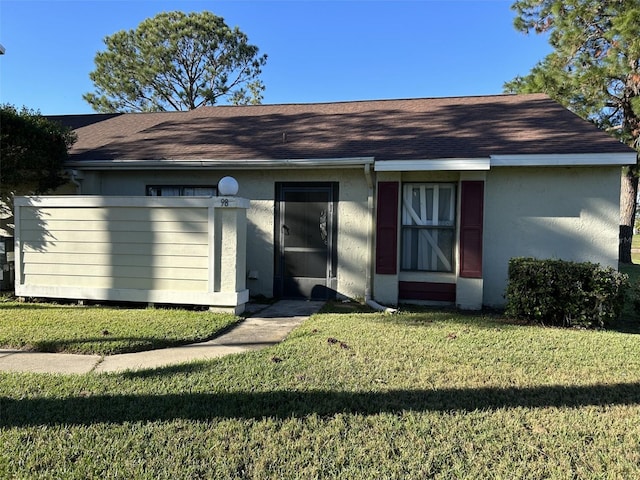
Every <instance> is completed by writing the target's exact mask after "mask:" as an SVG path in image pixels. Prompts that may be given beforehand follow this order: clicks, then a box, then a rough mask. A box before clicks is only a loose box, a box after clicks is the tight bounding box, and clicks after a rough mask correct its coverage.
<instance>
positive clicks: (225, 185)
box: [218, 177, 238, 197]
mask: <svg viewBox="0 0 640 480" xmlns="http://www.w3.org/2000/svg"><path fill="white" fill-rule="evenodd" d="M237 193H238V181H237V180H236V179H235V178H233V177H223V178H221V179H220V181H219V182H218V194H219V195H222V196H223V197H233V196H234V195H235V194H237Z"/></svg>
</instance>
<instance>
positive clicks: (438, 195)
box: [401, 183, 456, 272]
mask: <svg viewBox="0 0 640 480" xmlns="http://www.w3.org/2000/svg"><path fill="white" fill-rule="evenodd" d="M455 212H456V207H455V185H454V184H450V183H408V184H405V185H404V186H403V190H402V247H401V249H402V250H401V253H402V255H401V256H402V260H401V268H402V270H416V271H431V272H452V271H453V258H454V256H453V252H454V244H455Z"/></svg>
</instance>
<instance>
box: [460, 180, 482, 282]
mask: <svg viewBox="0 0 640 480" xmlns="http://www.w3.org/2000/svg"><path fill="white" fill-rule="evenodd" d="M461 197H462V198H461V199H462V202H461V206H460V209H461V216H460V276H461V277H467V278H482V215H483V211H484V182H482V181H466V182H462V190H461Z"/></svg>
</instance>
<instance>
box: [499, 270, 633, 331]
mask: <svg viewBox="0 0 640 480" xmlns="http://www.w3.org/2000/svg"><path fill="white" fill-rule="evenodd" d="M627 287H628V277H627V275H625V274H623V273H619V272H617V271H616V270H614V269H613V268H610V267H609V268H603V267H602V266H600V265H598V264H595V263H587V262H585V263H576V262H568V261H564V260H538V259H535V258H512V259H511V260H510V261H509V283H508V285H507V293H506V295H507V306H506V311H505V313H506V314H507V315H509V316H512V317H516V318H521V319H526V320H529V321H534V322H538V323H543V324H545V325H557V326H565V327H571V326H582V327H590V328H593V327H604V326H605V325H608V324H610V323H611V322H613V321H615V320H616V319H617V318H618V317H619V315H620V313H621V311H622V308H623V306H624V298H625V290H626V288H627Z"/></svg>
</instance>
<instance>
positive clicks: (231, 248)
mask: <svg viewBox="0 0 640 480" xmlns="http://www.w3.org/2000/svg"><path fill="white" fill-rule="evenodd" d="M245 203H246V204H247V205H245ZM248 203H249V202H248V201H247V200H245V199H241V198H228V199H227V198H222V199H220V203H219V204H218V205H217V206H216V208H215V213H214V216H215V228H214V242H215V252H216V254H214V262H215V278H214V279H213V280H214V282H213V288H214V291H216V292H240V291H242V290H245V289H246V269H247V266H246V265H247V259H246V251H247V207H248Z"/></svg>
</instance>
